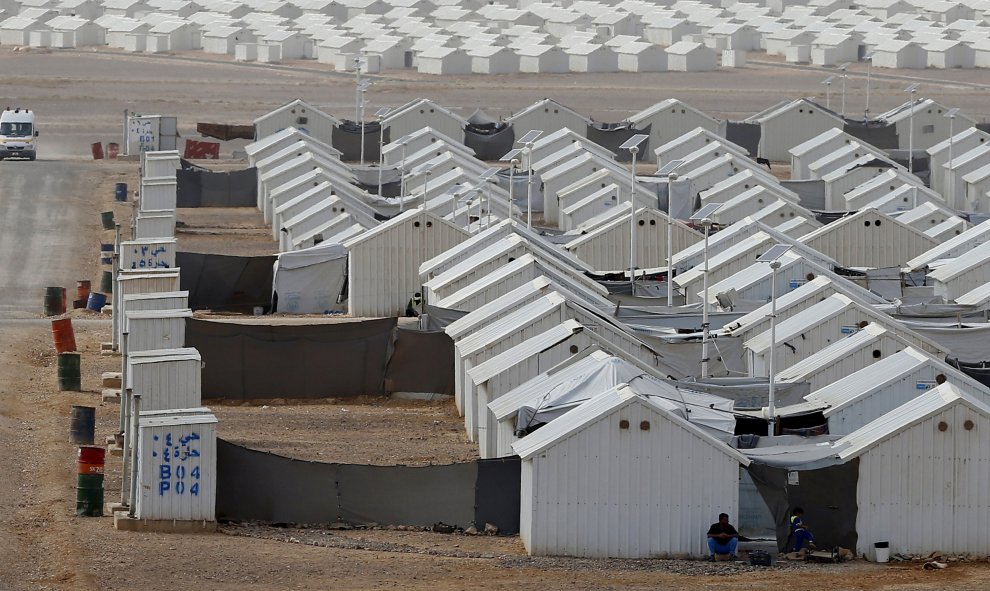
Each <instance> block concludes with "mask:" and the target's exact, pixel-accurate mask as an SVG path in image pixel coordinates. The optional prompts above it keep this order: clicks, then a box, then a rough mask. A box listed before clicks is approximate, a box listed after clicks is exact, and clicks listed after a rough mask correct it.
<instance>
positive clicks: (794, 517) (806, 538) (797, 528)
mask: <svg viewBox="0 0 990 591" xmlns="http://www.w3.org/2000/svg"><path fill="white" fill-rule="evenodd" d="M803 516H804V509H802V508H801V507H794V510H793V511H791V535H793V536H794V551H795V552H800V551H801V548H802V547H804V544H805V543H807V544H808V549H809V550H814V549H815V538H814V536H812V535H811V530H809V529H808V526H807V525H805V523H804V521H803V520H802V519H801V518H802V517H803Z"/></svg>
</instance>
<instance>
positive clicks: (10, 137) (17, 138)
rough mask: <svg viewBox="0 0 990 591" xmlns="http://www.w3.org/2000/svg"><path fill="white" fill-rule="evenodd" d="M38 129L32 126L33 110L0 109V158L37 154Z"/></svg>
mask: <svg viewBox="0 0 990 591" xmlns="http://www.w3.org/2000/svg"><path fill="white" fill-rule="evenodd" d="M37 137H38V130H37V129H35V126H34V111H31V110H29V109H21V108H16V109H11V108H10V107H7V108H6V109H4V110H3V111H0V160H3V159H4V158H27V159H28V160H34V159H35V158H37V156H38V149H37V144H38V140H37V139H36V138H37Z"/></svg>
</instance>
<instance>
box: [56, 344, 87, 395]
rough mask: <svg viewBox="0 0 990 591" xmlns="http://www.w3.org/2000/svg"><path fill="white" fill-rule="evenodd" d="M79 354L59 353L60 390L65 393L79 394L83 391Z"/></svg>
mask: <svg viewBox="0 0 990 591" xmlns="http://www.w3.org/2000/svg"><path fill="white" fill-rule="evenodd" d="M79 370H80V363H79V353H59V355H58V389H59V390H62V391H63V392H78V391H79V390H81V389H82V377H81V374H80V371H79Z"/></svg>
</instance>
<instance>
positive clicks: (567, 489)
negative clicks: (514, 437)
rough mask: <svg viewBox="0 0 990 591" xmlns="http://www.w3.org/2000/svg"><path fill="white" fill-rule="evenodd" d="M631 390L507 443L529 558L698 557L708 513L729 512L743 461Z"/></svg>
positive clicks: (660, 403) (672, 409)
mask: <svg viewBox="0 0 990 591" xmlns="http://www.w3.org/2000/svg"><path fill="white" fill-rule="evenodd" d="M636 388H637V382H636V381H634V382H633V383H632V385H622V386H619V387H617V388H615V389H612V390H610V391H608V392H606V393H603V394H602V395H600V396H597V397H595V398H593V399H591V400H589V401H587V402H585V403H584V404H582V405H581V406H579V407H578V408H576V409H574V410H572V411H570V412H568V413H567V414H565V415H564V416H562V417H560V418H558V419H556V420H554V421H552V422H550V423H549V424H547V425H545V426H543V427H542V428H540V429H539V430H537V431H535V432H533V433H532V434H530V435H528V436H527V437H525V438H523V439H521V440H519V441H517V442H516V443H515V444H513V446H512V447H513V450H515V452H516V453H517V454H518V455H519V456H520V457H521V458H522V487H521V488H522V491H521V503H520V538H521V539H522V541H523V544H524V545H525V546H526V550H527V551H528V552H529V553H530V554H533V555H563V556H583V557H593V558H613V557H615V558H646V557H651V556H657V555H659V554H661V553H668V554H675V553H686V554H689V555H695V556H697V555H704V554H706V553H707V545H706V544H707V542H706V540H705V531H706V530H705V527H706V524H708V523H710V522H711V520H712V517H711V516H712V515H717V514H718V513H720V512H725V513H728V514H729V518H730V520H732V519H735V518H736V516H737V515H738V507H739V466H740V465H743V466H745V465H748V463H749V462H748V460H747V459H746V458H745V457H743V456H742V455H741V454H740V453H739V452H738V451H736V450H734V449H733V448H731V447H729V446H728V445H726V444H725V443H723V442H721V441H719V440H717V439H715V438H714V437H712V436H711V435H709V434H707V433H705V432H704V431H702V430H700V429H698V428H697V427H695V426H693V425H691V424H690V423H688V422H687V421H685V420H684V419H682V418H681V417H680V416H678V414H677V412H676V406H675V405H673V404H671V403H669V402H667V401H665V400H663V399H662V398H657V397H654V396H647V395H642V394H640V393H639V392H638V391H637V389H636ZM671 450H678V451H677V453H671ZM672 474H676V475H677V477H676V478H671V477H670V475H672ZM620 500H621V501H620ZM616 503H621V506H622V510H618V505H616Z"/></svg>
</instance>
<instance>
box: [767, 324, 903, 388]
mask: <svg viewBox="0 0 990 591" xmlns="http://www.w3.org/2000/svg"><path fill="white" fill-rule="evenodd" d="M886 335H889V336H894V335H891V334H890V332H889V331H888V330H887V329H886V328H883V327H882V326H878V325H876V324H867V325H866V326H865V327H864V328H861V329H860V330H858V331H856V332H855V333H853V334H851V335H849V336H848V337H846V338H844V339H842V340H840V341H837V342H835V343H832V344H831V345H829V346H827V347H825V348H824V349H822V350H821V351H819V352H818V353H815V354H814V355H812V356H811V357H807V358H805V359H802V360H801V361H798V362H797V363H795V364H794V365H792V366H790V367H788V368H785V369H784V370H782V371H781V372H780V373H778V374H777V379H778V380H780V381H782V382H790V381H793V380H795V379H800V378H801V377H803V376H805V375H807V374H809V373H812V372H814V371H817V370H818V369H821V368H823V367H828V366H829V365H832V364H834V363H835V360H836V359H841V358H843V357H846V356H848V355H850V354H851V353H852V352H853V351H856V350H858V349H861V348H863V347H865V346H867V345H869V344H870V343H872V342H874V341H876V340H877V339H880V338H881V337H883V336H886Z"/></svg>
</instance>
